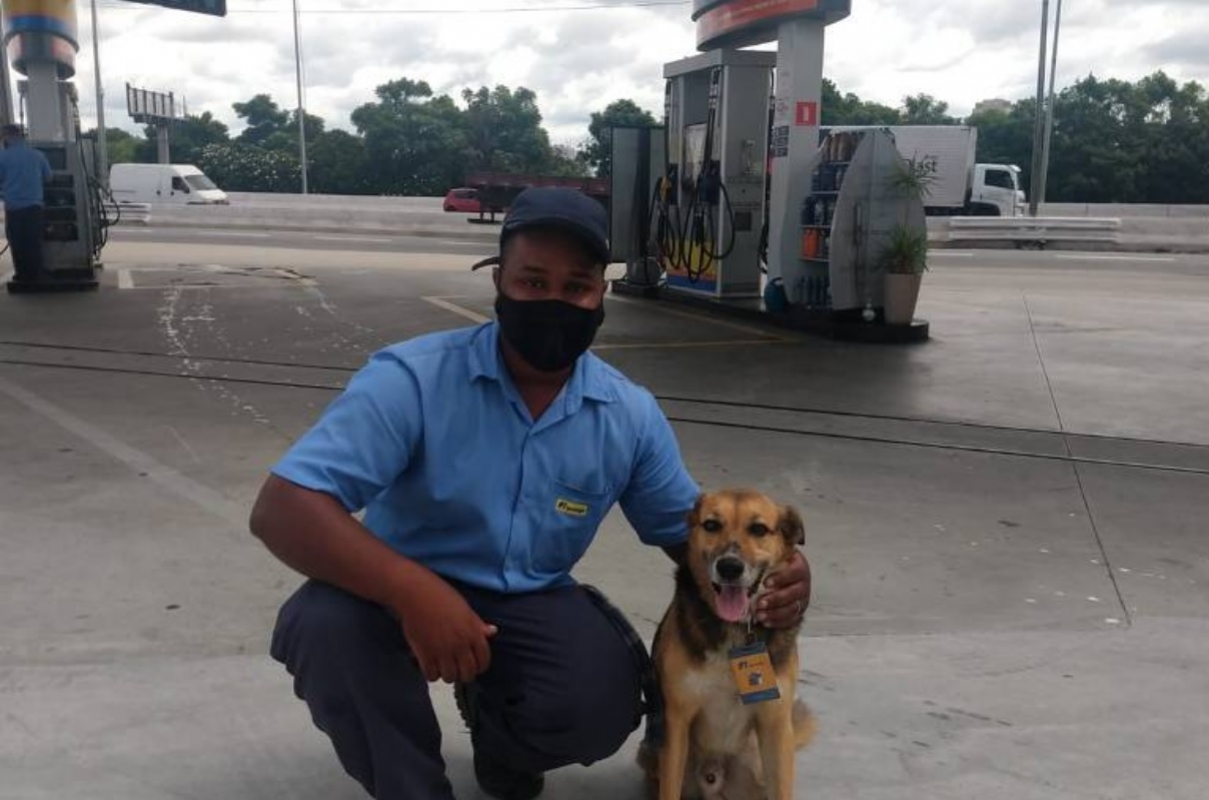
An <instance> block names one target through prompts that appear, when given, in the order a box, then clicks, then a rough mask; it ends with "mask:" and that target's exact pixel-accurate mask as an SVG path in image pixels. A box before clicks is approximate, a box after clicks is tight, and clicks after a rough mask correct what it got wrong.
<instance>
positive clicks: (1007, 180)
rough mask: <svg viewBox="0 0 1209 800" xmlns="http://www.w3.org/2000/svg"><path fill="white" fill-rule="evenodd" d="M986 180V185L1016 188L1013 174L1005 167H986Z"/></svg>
mask: <svg viewBox="0 0 1209 800" xmlns="http://www.w3.org/2000/svg"><path fill="white" fill-rule="evenodd" d="M986 180H987V186H994V187H995V188H996V189H1011V190H1012V191H1015V190H1016V181H1015V179H1014V176H1013V175H1012V173H1011V172H1009V171H1008V170H1006V169H988V170H987V179H986Z"/></svg>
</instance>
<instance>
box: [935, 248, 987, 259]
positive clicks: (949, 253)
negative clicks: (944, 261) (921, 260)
mask: <svg viewBox="0 0 1209 800" xmlns="http://www.w3.org/2000/svg"><path fill="white" fill-rule="evenodd" d="M928 255H930V256H945V257H947V258H973V257H974V256H976V255H977V253H975V252H974V251H973V250H970V251H965V250H929V251H928Z"/></svg>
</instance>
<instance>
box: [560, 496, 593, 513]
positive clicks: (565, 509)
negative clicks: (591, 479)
mask: <svg viewBox="0 0 1209 800" xmlns="http://www.w3.org/2000/svg"><path fill="white" fill-rule="evenodd" d="M554 510H555V511H557V512H559V513H560V514H566V515H567V516H568V517H586V516H588V504H587V503H577V502H576V501H574V500H568V499H567V498H565V497H560V498H558V499H557V500H555V501H554Z"/></svg>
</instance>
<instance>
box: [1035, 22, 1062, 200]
mask: <svg viewBox="0 0 1209 800" xmlns="http://www.w3.org/2000/svg"><path fill="white" fill-rule="evenodd" d="M1061 32H1062V0H1058V6H1057V8H1056V9H1054V57H1053V61H1052V62H1050V68H1049V100H1048V101H1047V102H1046V104H1045V141H1044V142H1043V143H1042V145H1041V179H1040V180H1039V181H1038V183H1037V202H1038V203H1044V202H1045V188H1046V185H1047V184H1048V183H1049V148H1050V140H1051V139H1052V138H1053V135H1054V84H1055V82H1056V81H1057V78H1058V36H1059V34H1060V33H1061Z"/></svg>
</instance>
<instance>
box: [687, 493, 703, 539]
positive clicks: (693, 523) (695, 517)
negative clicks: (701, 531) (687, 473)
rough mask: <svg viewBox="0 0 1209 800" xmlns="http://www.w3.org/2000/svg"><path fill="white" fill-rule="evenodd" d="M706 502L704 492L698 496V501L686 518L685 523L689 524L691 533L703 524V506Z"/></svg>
mask: <svg viewBox="0 0 1209 800" xmlns="http://www.w3.org/2000/svg"><path fill="white" fill-rule="evenodd" d="M704 502H705V493H704V492H702V493H701V494H699V495H697V501H696V502H695V503H693V507H692V508H691V509H689V512H688V515H687V516H686V517H685V521H686V522H687V523H688V529H689V530H690V531H691V530H692V529H693V528H695V527H697V526H698V525H700V524H701V506H702V504H703V503H704Z"/></svg>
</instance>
